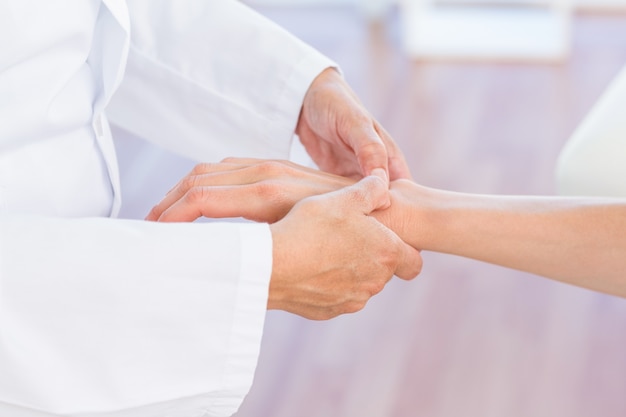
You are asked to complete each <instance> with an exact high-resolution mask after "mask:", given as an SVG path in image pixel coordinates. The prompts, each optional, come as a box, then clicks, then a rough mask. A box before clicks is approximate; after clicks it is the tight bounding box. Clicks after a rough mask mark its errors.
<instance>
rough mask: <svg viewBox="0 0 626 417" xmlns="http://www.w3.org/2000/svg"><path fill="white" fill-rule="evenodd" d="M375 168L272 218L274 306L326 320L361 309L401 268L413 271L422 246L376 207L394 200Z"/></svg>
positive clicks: (407, 273)
mask: <svg viewBox="0 0 626 417" xmlns="http://www.w3.org/2000/svg"><path fill="white" fill-rule="evenodd" d="M387 198H388V197H387V186H386V185H385V183H384V181H383V180H381V179H380V178H378V177H375V176H368V177H366V178H364V179H362V180H361V181H359V182H358V183H356V184H354V185H350V186H348V187H345V188H342V189H339V190H337V191H333V192H330V193H327V194H322V195H318V196H313V197H308V198H305V199H303V200H302V201H300V202H299V203H297V204H296V205H295V206H294V207H293V209H291V211H289V213H287V215H286V216H285V217H284V218H282V219H281V220H280V221H278V222H276V223H274V224H272V225H271V226H270V228H271V232H272V239H273V266H272V278H271V281H270V289H269V301H268V308H269V309H281V310H285V311H289V312H291V313H295V314H298V315H300V316H303V317H306V318H309V319H315V320H325V319H330V318H332V317H335V316H337V315H340V314H344V313H352V312H356V311H358V310H360V309H362V308H363V307H364V306H365V304H366V303H367V301H368V300H369V299H370V298H371V297H372V296H374V295H375V294H377V293H378V292H380V291H381V290H382V289H383V287H384V286H385V284H386V283H387V282H388V281H389V280H390V279H391V278H392V276H393V275H394V274H395V275H397V276H398V277H400V278H403V279H412V278H414V277H415V276H417V275H418V274H419V272H420V271H421V267H422V259H421V257H420V253H419V252H418V251H417V250H415V249H414V248H412V247H411V246H408V245H407V244H405V243H404V242H403V241H402V240H401V239H400V238H399V237H398V236H397V235H396V234H395V233H394V232H392V231H391V230H390V229H388V228H387V227H385V226H383V225H382V223H380V222H378V221H377V220H376V219H375V218H373V217H371V216H370V214H371V213H372V212H373V211H375V210H376V209H378V208H380V207H381V206H382V205H384V204H386V202H387Z"/></svg>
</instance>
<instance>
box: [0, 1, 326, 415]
mask: <svg viewBox="0 0 626 417" xmlns="http://www.w3.org/2000/svg"><path fill="white" fill-rule="evenodd" d="M128 3H129V4H128V6H127V4H126V2H125V1H124V0H54V1H43V0H2V2H0V416H2V417H4V416H7V417H8V416H11V417H42V416H47V417H49V416H69V415H72V416H82V417H87V416H96V415H97V416H101V417H104V416H107V417H108V416H116V417H117V416H120V417H122V416H124V417H139V416H150V417H161V416H162V417H199V416H228V415H231V414H232V413H233V412H234V411H235V410H236V409H237V407H238V406H239V404H240V403H241V401H242V399H243V397H244V396H245V394H246V392H247V391H248V389H249V386H250V384H251V382H252V377H253V373H254V368H255V366H256V360H257V357H258V350H259V344H260V339H261V334H262V328H263V320H264V317H265V307H266V303H267V287H268V281H269V276H270V274H271V256H272V251H271V235H270V233H269V228H268V227H267V225H255V224H238V223H208V224H199V223H197V224H157V223H149V222H143V221H133V220H120V219H113V218H107V217H106V216H109V215H113V216H114V215H115V214H116V213H117V210H118V208H119V204H120V201H119V184H118V182H119V179H118V170H117V164H116V161H115V153H114V149H113V142H112V140H111V135H110V129H109V128H108V124H107V118H106V117H105V115H104V110H105V108H107V112H109V111H110V116H111V119H113V120H114V121H115V122H117V123H119V124H120V125H121V126H122V127H124V128H125V129H127V130H129V131H131V132H133V133H136V134H139V135H141V136H143V137H146V138H147V139H149V140H152V141H154V142H156V143H158V144H160V145H162V146H165V147H167V148H169V149H173V150H176V151H179V152H182V153H183V154H185V155H187V156H192V157H194V158H196V159H201V160H217V159H219V158H222V157H224V156H230V155H240V156H244V155H246V156H255V157H281V158H286V157H288V152H289V147H290V141H291V137H292V134H293V128H294V126H295V123H296V120H297V117H298V111H299V107H300V105H301V102H302V98H303V96H304V94H305V92H306V89H307V88H308V86H309V84H310V82H311V81H312V79H313V78H314V77H315V76H316V75H317V74H318V73H319V72H320V71H321V70H322V69H323V68H325V67H327V66H329V65H332V62H330V61H328V60H327V59H326V58H324V57H323V56H321V55H320V54H318V53H317V52H316V51H314V50H312V49H311V48H309V47H307V46H306V45H304V44H302V43H301V42H299V41H298V40H296V39H294V38H293V37H291V36H290V35H288V34H287V33H285V32H284V31H282V30H281V29H278V28H277V27H276V26H275V25H273V24H271V23H270V22H268V21H266V20H265V19H263V18H261V17H260V16H258V15H257V14H255V13H253V12H251V11H249V10H248V9H246V8H245V7H244V6H242V5H241V4H239V3H238V2H236V1H231V0H222V1H211V2H208V1H202V0H185V1H182V0H167V1H166V0H129V1H128ZM120 83H121V85H120ZM115 91H118V93H117V95H116V97H115V99H114V100H113V103H111V106H110V108H109V107H107V105H108V104H109V102H110V101H111V97H112V95H113V94H114V93H115Z"/></svg>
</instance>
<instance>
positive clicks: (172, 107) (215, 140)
mask: <svg viewBox="0 0 626 417" xmlns="http://www.w3.org/2000/svg"><path fill="white" fill-rule="evenodd" d="M128 7H129V11H130V18H131V48H130V55H129V59H128V63H127V67H126V73H125V77H124V80H123V82H122V84H121V86H120V88H119V89H118V91H117V92H116V94H115V96H114V98H113V100H112V102H111V104H110V105H109V107H108V108H107V115H108V117H109V119H110V120H111V122H112V123H113V124H116V125H118V126H120V127H122V128H124V129H126V130H128V131H130V132H132V133H134V134H135V135H137V136H140V137H143V138H145V139H148V140H150V141H152V142H154V143H156V144H158V145H160V146H162V147H165V148H166V149H169V150H171V151H174V152H177V153H179V154H182V155H184V156H187V157H190V158H193V159H195V160H204V161H216V160H219V159H222V158H224V157H227V156H247V157H259V158H261V157H262V158H287V157H288V156H289V150H290V145H291V139H292V137H293V133H294V129H295V126H296V122H297V119H298V116H299V113H300V108H301V106H302V101H303V99H304V95H305V93H306V91H307V89H308V87H309V86H310V84H311V82H312V81H313V79H314V78H315V77H316V76H317V75H319V73H320V72H322V71H323V69H325V68H328V67H329V66H335V64H334V63H333V62H332V61H331V60H329V59H328V58H326V57H324V56H323V55H321V54H320V53H319V52H317V51H316V50H314V49H313V48H311V47H310V46H308V45H306V44H304V43H303V42H301V41H300V40H298V39H297V38H295V37H294V36H292V35H291V34H289V33H288V32H286V31H285V30H284V29H282V28H280V27H279V26H277V25H276V24H274V23H272V22H270V21H269V20H267V19H266V18H264V17H262V16H261V15H259V14H258V13H256V12H254V11H252V10H250V9H249V8H248V7H246V6H245V5H243V4H241V3H240V2H238V1H236V0H220V1H204V0H185V1H181V0H131V1H129V2H128Z"/></svg>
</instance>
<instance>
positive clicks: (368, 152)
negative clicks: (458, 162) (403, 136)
mask: <svg viewBox="0 0 626 417" xmlns="http://www.w3.org/2000/svg"><path fill="white" fill-rule="evenodd" d="M296 133H297V134H298V136H299V137H300V141H301V142H302V144H303V145H304V147H305V148H306V150H307V152H308V153H309V155H310V156H311V158H313V160H314V161H315V163H316V164H317V165H318V166H319V167H320V168H321V169H322V170H323V171H327V172H331V173H333V174H337V175H341V176H344V177H351V178H355V179H358V178H361V177H363V176H365V175H370V174H372V171H373V170H374V169H376V168H382V169H383V170H384V172H385V173H386V176H387V178H383V179H384V180H385V181H388V180H389V179H391V180H395V179H399V178H411V174H410V172H409V168H408V166H407V164H406V161H405V159H404V155H403V154H402V152H401V151H400V149H399V148H398V145H396V143H395V142H394V141H393V139H392V138H391V136H389V134H388V133H387V132H386V131H385V130H384V129H383V127H382V126H381V125H380V124H379V123H378V122H377V121H376V120H374V118H373V117H372V115H371V114H369V112H368V111H367V110H366V109H365V107H363V104H361V102H360V101H359V99H358V97H357V96H356V94H355V93H354V92H353V91H352V89H351V88H350V87H349V86H348V84H347V83H346V81H345V80H344V79H343V77H342V76H341V74H339V73H338V72H337V71H336V70H335V69H333V68H327V69H326V70H324V71H323V72H322V73H321V74H320V75H318V76H317V78H315V80H314V81H313V83H312V84H311V86H310V87H309V90H308V91H307V93H306V96H305V98H304V102H303V104H302V110H301V113H300V118H299V120H298V125H297V127H296Z"/></svg>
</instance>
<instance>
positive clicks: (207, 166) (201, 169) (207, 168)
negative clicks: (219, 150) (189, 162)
mask: <svg viewBox="0 0 626 417" xmlns="http://www.w3.org/2000/svg"><path fill="white" fill-rule="evenodd" d="M213 168H215V164H213V163H210V162H202V163H199V164H196V166H194V167H193V169H192V170H191V174H190V175H192V176H193V175H200V174H205V173H207V172H211V170H212V169H213Z"/></svg>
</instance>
